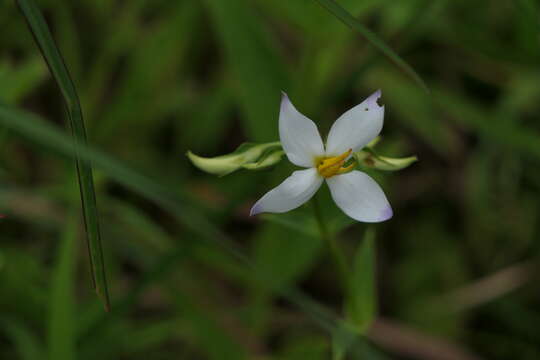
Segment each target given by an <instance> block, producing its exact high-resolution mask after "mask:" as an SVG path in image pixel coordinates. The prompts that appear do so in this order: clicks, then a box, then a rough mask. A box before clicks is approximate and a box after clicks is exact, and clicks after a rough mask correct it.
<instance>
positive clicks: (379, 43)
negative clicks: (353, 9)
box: [316, 0, 429, 92]
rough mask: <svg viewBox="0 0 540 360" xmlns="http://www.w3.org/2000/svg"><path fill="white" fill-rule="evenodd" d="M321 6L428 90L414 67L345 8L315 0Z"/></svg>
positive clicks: (324, 0) (331, 0) (333, 2)
mask: <svg viewBox="0 0 540 360" xmlns="http://www.w3.org/2000/svg"><path fill="white" fill-rule="evenodd" d="M316 1H317V2H318V3H319V4H321V6H323V7H324V8H325V9H326V10H328V11H329V12H330V13H332V15H334V16H335V17H337V18H338V19H339V20H340V21H341V22H343V23H344V24H345V25H347V26H348V27H350V28H352V29H354V30H356V31H358V32H359V33H360V35H362V36H363V37H364V38H365V39H366V40H367V41H369V42H370V43H371V44H372V45H373V46H374V47H375V48H376V49H378V50H379V51H380V52H382V53H383V54H384V55H385V56H386V57H387V58H388V59H389V60H390V61H392V62H393V63H394V64H396V66H398V67H399V68H400V69H401V70H403V71H404V72H405V73H406V74H407V75H409V76H410V77H411V78H412V79H413V80H414V81H415V82H416V83H417V84H418V85H419V86H420V87H421V88H423V89H424V90H425V91H426V92H429V89H428V87H427V86H426V84H425V83H424V81H423V80H422V78H421V77H420V76H419V75H418V74H417V73H416V71H414V69H413V68H412V67H411V66H410V65H409V64H407V62H405V60H403V59H402V58H401V57H400V56H399V55H398V54H396V53H395V52H394V50H392V49H391V48H390V47H389V46H388V45H387V44H386V43H385V42H384V41H383V40H381V39H380V38H379V37H378V36H377V35H375V33H373V32H372V31H371V30H369V29H368V28H366V27H365V26H364V25H362V24H361V23H360V22H359V21H358V20H356V18H355V17H354V16H352V15H351V14H350V13H349V12H348V11H347V10H345V9H344V8H343V7H341V6H340V5H339V4H338V3H337V2H336V1H334V0H316Z"/></svg>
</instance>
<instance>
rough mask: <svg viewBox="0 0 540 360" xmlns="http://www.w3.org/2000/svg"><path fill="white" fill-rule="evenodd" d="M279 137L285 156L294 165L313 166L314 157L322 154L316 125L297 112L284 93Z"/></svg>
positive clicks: (321, 143) (322, 148)
mask: <svg viewBox="0 0 540 360" xmlns="http://www.w3.org/2000/svg"><path fill="white" fill-rule="evenodd" d="M279 138H280V139H281V145H282V146H283V150H285V153H286V154H287V157H288V158H289V160H290V161H291V162H292V163H293V164H295V165H298V166H303V167H313V166H314V158H315V157H316V156H321V155H324V146H323V142H322V140H321V136H320V135H319V130H317V125H315V123H314V122H313V121H311V120H310V119H308V118H307V117H305V116H304V115H302V114H301V113H300V112H298V110H296V108H295V107H294V105H293V104H292V103H291V101H290V100H289V97H288V96H287V94H285V93H283V97H282V98H281V109H280V112H279Z"/></svg>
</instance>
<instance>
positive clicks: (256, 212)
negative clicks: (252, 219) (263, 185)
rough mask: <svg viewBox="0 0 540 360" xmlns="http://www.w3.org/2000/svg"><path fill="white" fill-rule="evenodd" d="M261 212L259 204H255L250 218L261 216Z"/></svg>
mask: <svg viewBox="0 0 540 360" xmlns="http://www.w3.org/2000/svg"><path fill="white" fill-rule="evenodd" d="M260 212H261V207H260V206H259V204H255V205H253V207H252V208H251V210H250V211H249V216H255V215H257V214H259V213H260Z"/></svg>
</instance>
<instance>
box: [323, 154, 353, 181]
mask: <svg viewBox="0 0 540 360" xmlns="http://www.w3.org/2000/svg"><path fill="white" fill-rule="evenodd" d="M351 152H352V149H349V150H347V151H345V152H344V153H343V154H341V155H339V156H334V157H327V158H322V159H319V160H318V161H316V163H317V170H318V171H319V174H321V176H323V177H325V178H329V177H332V176H334V175H338V174H344V173H346V172H349V171H351V170H352V169H353V168H354V164H351V165H349V166H347V167H343V164H345V160H346V159H347V157H349V155H350V154H351Z"/></svg>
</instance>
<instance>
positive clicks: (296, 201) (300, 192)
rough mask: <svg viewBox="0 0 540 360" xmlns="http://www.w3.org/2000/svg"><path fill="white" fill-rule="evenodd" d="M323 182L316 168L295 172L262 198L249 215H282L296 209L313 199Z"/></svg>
mask: <svg viewBox="0 0 540 360" xmlns="http://www.w3.org/2000/svg"><path fill="white" fill-rule="evenodd" d="M322 182H323V178H322V177H321V176H319V174H318V172H317V169H315V168H311V169H306V170H298V171H295V172H293V173H292V175H291V176H289V177H288V178H287V179H285V181H283V182H282V183H281V184H279V185H278V186H277V187H275V188H273V189H272V190H270V191H269V192H267V193H266V194H265V195H264V196H263V197H262V198H260V199H259V201H257V202H256V203H255V205H253V207H252V208H251V212H250V213H249V215H257V214H259V213H262V212H271V213H282V212H286V211H289V210H292V209H295V208H297V207H299V206H300V205H302V204H303V203H305V202H306V201H308V200H309V199H311V197H312V196H313V194H315V192H316V191H317V189H319V187H320V186H321V184H322Z"/></svg>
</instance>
